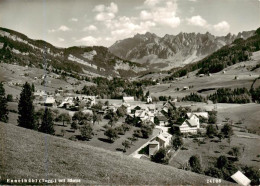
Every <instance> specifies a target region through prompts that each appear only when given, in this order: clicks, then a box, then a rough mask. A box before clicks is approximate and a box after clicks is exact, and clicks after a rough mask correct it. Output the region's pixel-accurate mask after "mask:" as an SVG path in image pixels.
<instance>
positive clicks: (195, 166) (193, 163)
mask: <svg viewBox="0 0 260 186" xmlns="http://www.w3.org/2000/svg"><path fill="white" fill-rule="evenodd" d="M189 164H190V167H191V171H192V172H196V173H201V172H202V168H201V164H200V159H199V157H198V156H197V155H194V156H191V157H190V159H189Z"/></svg>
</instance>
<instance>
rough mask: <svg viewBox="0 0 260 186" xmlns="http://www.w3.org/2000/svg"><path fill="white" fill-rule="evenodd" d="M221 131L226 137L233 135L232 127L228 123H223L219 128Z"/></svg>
mask: <svg viewBox="0 0 260 186" xmlns="http://www.w3.org/2000/svg"><path fill="white" fill-rule="evenodd" d="M221 132H222V133H223V134H224V135H225V137H228V138H229V137H231V136H232V135H233V129H232V127H231V126H230V125H229V124H225V125H224V126H223V128H222V129H221Z"/></svg>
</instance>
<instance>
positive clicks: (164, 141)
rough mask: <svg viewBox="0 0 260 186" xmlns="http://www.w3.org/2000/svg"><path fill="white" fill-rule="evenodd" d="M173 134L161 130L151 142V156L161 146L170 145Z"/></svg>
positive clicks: (149, 145)
mask: <svg viewBox="0 0 260 186" xmlns="http://www.w3.org/2000/svg"><path fill="white" fill-rule="evenodd" d="M171 138H172V135H170V134H169V133H168V132H163V131H161V132H160V133H159V135H157V136H156V137H155V138H153V139H152V140H151V141H150V142H149V144H148V147H149V156H152V155H154V154H155V153H156V151H158V150H159V149H160V148H166V147H167V146H169V145H170V142H171Z"/></svg>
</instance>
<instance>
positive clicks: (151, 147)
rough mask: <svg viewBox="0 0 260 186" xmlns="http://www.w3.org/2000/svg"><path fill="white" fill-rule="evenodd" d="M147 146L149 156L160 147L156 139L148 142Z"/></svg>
mask: <svg viewBox="0 0 260 186" xmlns="http://www.w3.org/2000/svg"><path fill="white" fill-rule="evenodd" d="M148 147H149V156H152V155H154V154H155V153H156V152H157V151H158V150H159V149H160V145H159V142H158V141H156V140H154V141H151V142H149V144H148Z"/></svg>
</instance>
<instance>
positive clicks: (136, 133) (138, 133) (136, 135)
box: [133, 129, 143, 138]
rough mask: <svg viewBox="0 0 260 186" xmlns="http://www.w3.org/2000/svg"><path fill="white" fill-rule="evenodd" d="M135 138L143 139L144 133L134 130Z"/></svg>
mask: <svg viewBox="0 0 260 186" xmlns="http://www.w3.org/2000/svg"><path fill="white" fill-rule="evenodd" d="M133 135H134V136H135V137H137V138H142V137H143V133H142V131H141V130H140V129H138V130H134V134H133Z"/></svg>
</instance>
